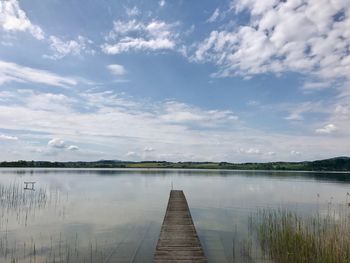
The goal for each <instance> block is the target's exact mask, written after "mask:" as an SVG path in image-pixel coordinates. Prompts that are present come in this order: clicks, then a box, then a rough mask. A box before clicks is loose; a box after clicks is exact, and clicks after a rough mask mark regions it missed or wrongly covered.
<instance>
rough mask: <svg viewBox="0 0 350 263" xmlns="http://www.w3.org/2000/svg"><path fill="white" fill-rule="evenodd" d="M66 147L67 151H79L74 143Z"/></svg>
mask: <svg viewBox="0 0 350 263" xmlns="http://www.w3.org/2000/svg"><path fill="white" fill-rule="evenodd" d="M67 149H68V150H69V151H73V152H74V151H79V147H78V146H76V145H70V146H68V147H67Z"/></svg>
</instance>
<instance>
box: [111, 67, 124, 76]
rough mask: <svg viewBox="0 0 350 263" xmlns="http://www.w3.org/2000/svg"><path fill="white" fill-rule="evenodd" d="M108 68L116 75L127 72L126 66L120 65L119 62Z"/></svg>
mask: <svg viewBox="0 0 350 263" xmlns="http://www.w3.org/2000/svg"><path fill="white" fill-rule="evenodd" d="M107 69H108V70H109V71H110V72H111V73H112V74H113V75H116V76H122V75H125V74H126V69H125V68H124V66H122V65H119V64H111V65H108V66H107Z"/></svg>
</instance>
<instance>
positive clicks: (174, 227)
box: [153, 190, 208, 263]
mask: <svg viewBox="0 0 350 263" xmlns="http://www.w3.org/2000/svg"><path fill="white" fill-rule="evenodd" d="M153 262H154V263H163V262H164V263H167V262H168V263H169V262H198V263H199V262H200V263H202V262H203V263H207V262H208V260H207V258H206V256H205V254H204V251H203V248H202V245H201V243H200V241H199V238H198V235H197V231H196V228H195V226H194V224H193V220H192V216H191V213H190V210H189V207H188V204H187V201H186V197H185V195H184V193H183V191H181V190H171V192H170V197H169V202H168V206H167V210H166V213H165V216H164V221H163V225H162V228H161V230H160V235H159V239H158V244H157V247H156V252H155V254H154V258H153Z"/></svg>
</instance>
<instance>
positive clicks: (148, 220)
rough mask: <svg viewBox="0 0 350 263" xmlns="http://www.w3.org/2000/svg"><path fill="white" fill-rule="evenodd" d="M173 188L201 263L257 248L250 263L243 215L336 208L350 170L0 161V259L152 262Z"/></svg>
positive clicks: (348, 186) (349, 184)
mask: <svg viewBox="0 0 350 263" xmlns="http://www.w3.org/2000/svg"><path fill="white" fill-rule="evenodd" d="M27 181H32V182H36V183H35V191H32V190H24V189H23V188H24V186H25V185H24V182H27ZM172 187H173V188H174V189H182V190H184V193H185V195H186V198H187V201H188V204H189V207H190V210H191V213H192V217H193V221H194V223H195V226H196V229H197V232H198V235H199V237H200V240H201V242H202V245H203V248H204V250H205V253H206V255H207V257H208V259H209V262H266V261H264V260H263V259H262V257H261V255H260V252H259V250H258V249H256V251H254V252H253V255H252V256H251V257H250V258H249V260H248V261H247V259H244V255H241V253H240V251H241V248H240V246H242V244H244V242H246V240H248V239H249V235H250V234H249V232H250V230H249V218H250V215H251V214H252V213H256V212H257V211H258V210H259V209H270V208H277V209H278V208H281V209H284V208H285V209H290V210H293V211H297V212H298V213H300V214H302V215H308V214H313V213H315V212H319V213H321V214H322V213H323V212H327V211H329V210H330V209H334V210H336V209H337V207H338V206H340V205H344V204H345V203H347V202H348V200H347V197H348V196H347V193H348V192H350V174H348V173H313V172H276V171H273V172H271V171H218V170H152V169H150V170H142V169H140V170H138V169H112V170H105V169H89V170H84V169H75V170H74V169H0V198H1V199H0V205H1V213H0V216H1V217H0V231H1V238H0V262H14V261H11V260H13V259H16V261H15V262H53V261H55V262H151V261H152V257H153V253H154V250H155V246H156V244H157V240H158V236H159V232H160V227H161V224H162V221H163V217H164V214H165V210H166V205H167V202H168V198H169V191H170V190H171V188H172Z"/></svg>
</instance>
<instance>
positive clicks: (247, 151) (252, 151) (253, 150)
mask: <svg viewBox="0 0 350 263" xmlns="http://www.w3.org/2000/svg"><path fill="white" fill-rule="evenodd" d="M238 152H239V153H243V154H254V155H260V154H262V152H261V151H260V150H259V149H257V148H248V149H243V148H240V149H239V150H238Z"/></svg>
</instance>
